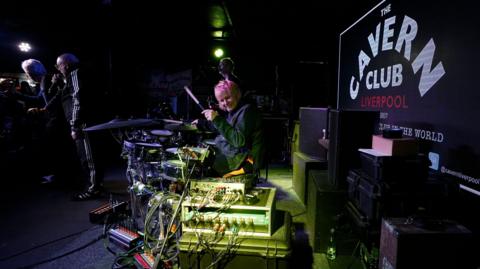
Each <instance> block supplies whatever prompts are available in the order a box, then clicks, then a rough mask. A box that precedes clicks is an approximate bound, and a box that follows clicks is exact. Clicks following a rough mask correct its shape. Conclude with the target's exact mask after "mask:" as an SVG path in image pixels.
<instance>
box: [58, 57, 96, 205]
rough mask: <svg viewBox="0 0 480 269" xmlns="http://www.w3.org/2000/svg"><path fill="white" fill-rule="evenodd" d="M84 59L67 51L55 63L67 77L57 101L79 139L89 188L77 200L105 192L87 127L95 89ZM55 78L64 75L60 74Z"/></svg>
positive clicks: (72, 134) (78, 148) (74, 137)
mask: <svg viewBox="0 0 480 269" xmlns="http://www.w3.org/2000/svg"><path fill="white" fill-rule="evenodd" d="M79 64H80V61H79V60H78V58H77V57H76V56H75V55H73V54H71V53H65V54H62V55H60V56H58V58H57V64H56V65H55V67H56V68H57V69H58V71H60V73H62V75H63V77H64V81H65V87H64V88H63V89H62V90H60V91H59V93H58V94H57V95H56V96H55V98H56V99H58V100H54V101H56V102H61V104H62V107H63V112H64V114H65V119H66V120H67V122H68V124H69V126H70V135H71V137H72V139H73V140H74V142H75V146H76V148H77V154H78V157H79V159H80V162H81V165H82V169H83V172H84V176H85V177H86V179H87V180H85V181H86V182H87V184H86V185H87V186H86V188H85V191H84V192H82V193H78V194H76V195H74V197H73V200H75V201H83V200H89V199H93V198H97V197H99V196H100V195H101V184H100V180H99V179H98V174H97V170H96V167H95V163H94V160H93V155H92V151H91V147H90V140H89V138H88V135H87V133H86V132H84V130H83V129H84V128H85V127H86V124H87V123H89V120H91V117H92V112H91V111H90V112H89V111H88V109H92V108H93V107H92V106H89V105H88V104H87V102H91V101H93V100H89V99H91V98H89V96H88V95H89V94H90V93H89V92H88V91H91V90H92V89H91V88H88V85H87V82H86V81H85V79H86V78H84V77H83V74H84V73H82V72H81V71H80V68H79ZM55 79H60V77H59V76H56V77H55Z"/></svg>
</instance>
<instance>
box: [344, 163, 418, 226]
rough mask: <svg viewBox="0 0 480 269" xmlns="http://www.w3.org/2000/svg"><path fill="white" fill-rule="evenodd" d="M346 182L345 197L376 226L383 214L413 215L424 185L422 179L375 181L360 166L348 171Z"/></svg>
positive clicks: (384, 215) (378, 224)
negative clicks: (346, 194) (418, 180)
mask: <svg viewBox="0 0 480 269" xmlns="http://www.w3.org/2000/svg"><path fill="white" fill-rule="evenodd" d="M347 182H348V200H349V201H350V202H352V204H353V205H354V206H355V207H357V208H358V210H359V211H360V212H361V213H362V214H363V215H364V217H365V219H367V221H368V222H369V223H370V224H371V225H376V226H377V227H379V226H380V220H381V219H382V217H386V216H396V217H401V216H408V215H410V214H414V213H415V211H416V209H417V205H418V196H419V195H422V194H423V189H424V187H425V184H423V183H422V182H420V183H415V184H414V183H410V182H406V181H404V182H401V181H400V182H377V181H376V180H373V179H372V178H371V177H369V176H368V175H367V174H365V173H364V172H363V170H361V169H354V170H350V171H349V174H348V176H347Z"/></svg>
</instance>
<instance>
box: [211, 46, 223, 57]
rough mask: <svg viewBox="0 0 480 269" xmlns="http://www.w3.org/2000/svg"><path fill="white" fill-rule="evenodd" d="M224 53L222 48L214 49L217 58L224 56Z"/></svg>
mask: <svg viewBox="0 0 480 269" xmlns="http://www.w3.org/2000/svg"><path fill="white" fill-rule="evenodd" d="M223 54H224V52H223V49H221V48H217V49H215V50H214V51H213V55H215V57H217V58H220V57H222V56H223Z"/></svg>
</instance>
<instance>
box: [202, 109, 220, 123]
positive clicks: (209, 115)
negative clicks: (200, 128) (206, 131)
mask: <svg viewBox="0 0 480 269" xmlns="http://www.w3.org/2000/svg"><path fill="white" fill-rule="evenodd" d="M202 114H203V115H204V116H205V118H206V119H207V120H209V121H213V120H214V119H215V118H216V117H217V116H218V112H217V111H215V110H213V109H205V110H204V111H202Z"/></svg>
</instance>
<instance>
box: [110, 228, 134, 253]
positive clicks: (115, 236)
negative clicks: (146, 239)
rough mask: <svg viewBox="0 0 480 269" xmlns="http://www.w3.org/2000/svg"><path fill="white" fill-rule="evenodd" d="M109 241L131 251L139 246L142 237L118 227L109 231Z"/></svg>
mask: <svg viewBox="0 0 480 269" xmlns="http://www.w3.org/2000/svg"><path fill="white" fill-rule="evenodd" d="M108 239H109V240H110V242H112V243H114V244H116V245H118V246H120V247H122V248H124V249H126V250H130V249H132V248H134V247H136V246H137V243H138V241H140V239H141V236H140V235H139V234H138V233H136V232H134V231H131V230H129V229H127V228H125V227H121V226H120V227H118V228H115V229H110V230H108Z"/></svg>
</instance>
